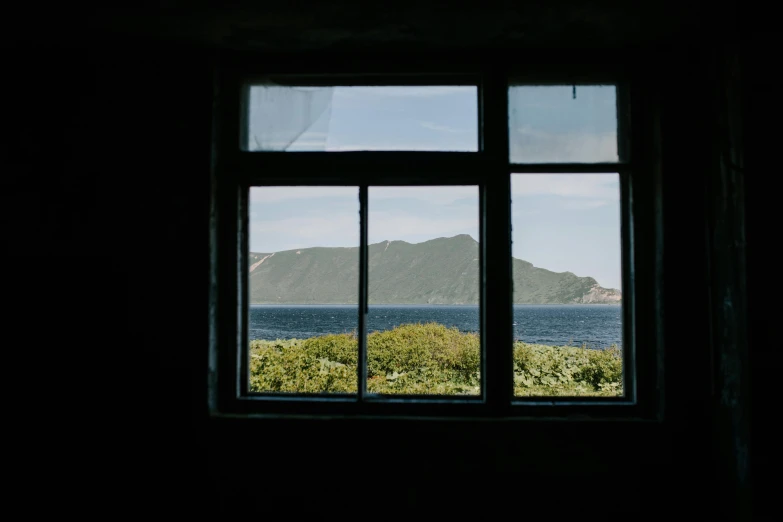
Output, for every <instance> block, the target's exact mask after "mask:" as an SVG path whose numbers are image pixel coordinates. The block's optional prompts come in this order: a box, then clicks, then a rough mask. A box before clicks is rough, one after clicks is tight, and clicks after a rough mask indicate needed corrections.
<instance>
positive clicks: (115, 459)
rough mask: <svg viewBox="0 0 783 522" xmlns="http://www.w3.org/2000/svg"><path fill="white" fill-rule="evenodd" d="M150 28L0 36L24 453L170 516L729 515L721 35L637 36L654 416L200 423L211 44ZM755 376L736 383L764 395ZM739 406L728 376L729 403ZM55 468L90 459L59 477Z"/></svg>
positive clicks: (762, 338) (762, 337) (732, 496)
mask: <svg viewBox="0 0 783 522" xmlns="http://www.w3.org/2000/svg"><path fill="white" fill-rule="evenodd" d="M152 43H154V45H152ZM152 43H151V42H150V41H145V42H143V43H138V42H137V43H136V44H134V45H130V44H128V43H127V42H124V40H123V39H122V38H113V39H110V40H106V41H104V42H102V43H101V42H95V41H93V42H90V44H89V45H86V44H79V45H71V46H59V45H56V43H55V42H46V43H45V45H32V44H30V43H29V42H27V41H23V42H20V43H17V44H15V45H14V46H13V47H8V48H7V50H8V53H7V57H8V60H7V62H6V65H5V67H6V71H7V72H8V76H7V78H8V80H7V81H6V82H5V85H4V90H3V100H4V101H5V102H6V110H7V115H6V117H5V118H4V121H3V127H4V147H5V152H4V159H3V162H4V168H3V171H4V172H5V174H3V182H2V183H3V185H2V192H3V195H4V200H5V201H4V204H3V205H2V211H3V215H2V219H3V223H4V225H5V226H4V241H3V244H4V246H5V249H4V253H3V259H4V264H5V266H6V274H8V280H7V283H6V302H7V303H8V304H9V307H10V309H11V319H10V320H9V324H13V325H15V326H16V327H17V328H16V329H15V331H16V332H18V335H17V336H16V337H14V338H13V340H12V341H11V339H10V338H9V342H8V343H7V344H6V350H7V352H8V355H10V357H9V367H11V368H15V369H24V371H22V370H20V371H18V372H15V373H16V375H14V376H13V377H12V378H11V379H10V382H11V386H12V389H13V390H14V394H13V397H14V399H13V400H12V401H11V406H12V408H11V411H12V412H13V415H14V418H15V419H16V421H15V422H16V423H17V424H18V426H20V427H22V428H24V429H23V430H20V432H21V433H22V435H21V436H20V437H19V439H20V442H21V441H24V442H30V441H33V442H40V446H39V447H41V446H43V445H44V444H45V441H47V440H49V444H53V442H52V440H51V439H48V438H47V437H46V435H47V434H49V435H50V436H52V435H53V437H52V438H53V440H54V446H53V447H52V446H49V447H50V448H52V449H51V450H50V451H47V452H45V454H46V458H45V459H44V458H42V457H41V456H40V454H39V452H32V453H31V454H32V455H38V456H37V457H36V458H35V459H34V461H35V462H36V463H37V465H36V469H38V470H39V471H40V472H43V473H50V474H51V475H52V476H57V477H61V478H63V479H65V480H68V479H69V477H70V480H68V482H67V483H68V484H69V486H79V487H81V488H82V489H84V488H87V489H92V490H94V491H98V492H100V493H101V495H104V494H106V495H113V494H115V493H116V490H114V488H113V487H112V485H111V484H112V482H111V481H109V480H108V479H106V478H103V479H102V477H108V476H109V474H111V475H113V474H114V473H116V472H118V471H119V472H120V475H121V476H123V477H125V484H126V486H124V487H125V488H126V489H129V490H130V492H131V493H132V494H133V495H135V496H136V499H135V501H134V502H129V503H128V504H123V505H126V506H127V507H128V509H130V508H131V507H135V508H139V507H141V506H144V505H145V504H149V503H151V502H152V501H153V500H154V501H155V502H157V503H158V504H157V505H158V506H168V507H170V508H171V509H172V510H173V512H175V513H176V512H179V511H181V510H189V511H193V512H196V513H201V512H209V511H214V512H215V513H223V514H228V513H239V512H247V511H252V512H254V513H257V514H259V515H260V514H263V513H265V512H268V511H269V510H274V511H276V512H279V511H281V510H282V512H283V513H287V514H288V515H290V518H297V517H298V516H300V515H303V514H305V513H315V514H317V513H321V514H322V513H324V512H329V513H334V514H336V515H337V516H349V514H350V513H351V512H352V511H353V510H354V509H355V508H356V507H357V505H356V504H355V503H354V501H352V500H351V499H352V498H353V496H354V495H356V494H359V495H360V498H361V499H362V504H363V505H366V506H367V507H366V508H362V509H363V511H362V513H364V514H366V516H367V517H375V516H381V517H384V516H389V515H391V516H405V515H406V514H408V513H410V510H411V509H422V508H431V509H432V510H433V513H441V514H462V513H466V512H467V511H469V510H474V509H488V510H491V511H494V510H500V509H504V508H507V509H510V510H511V512H512V513H514V514H515V515H519V516H522V515H524V514H529V513H543V514H551V516H553V517H555V518H561V517H562V516H565V515H577V514H578V515H579V516H580V518H585V517H587V518H594V516H595V517H598V516H605V515H607V514H622V515H624V516H643V517H650V516H653V515H660V516H664V515H670V514H671V511H672V509H675V508H676V509H677V510H678V511H679V512H684V513H685V514H686V516H688V515H690V516H694V517H695V516H698V517H704V518H708V517H710V516H712V517H715V518H725V519H734V518H735V517H733V516H719V515H730V514H734V513H735V510H740V511H741V512H743V513H747V509H748V508H747V505H746V504H743V503H742V502H743V500H742V499H743V498H744V497H743V495H744V492H745V490H746V489H747V487H748V484H749V479H747V478H738V477H739V474H738V473H739V472H738V471H737V466H736V460H737V459H736V455H735V454H734V453H732V446H731V445H730V444H729V445H728V446H727V443H726V442H725V441H724V434H729V438H730V439H731V440H736V437H735V436H734V431H733V430H734V427H735V424H733V423H732V422H733V421H731V420H722V419H723V418H722V417H720V416H719V415H717V413H716V412H718V411H719V406H718V405H717V403H718V400H717V399H716V397H718V396H719V395H720V392H721V389H720V388H718V389H717V391H716V389H715V387H714V386H715V384H714V376H715V370H714V365H713V361H714V360H715V358H716V357H720V354H721V352H720V350H721V348H720V342H719V340H716V339H715V338H714V335H712V332H715V331H716V329H717V330H718V331H720V325H719V324H718V325H716V324H714V322H713V323H711V320H713V321H714V313H712V310H713V307H712V304H711V296H712V294H713V293H714V292H712V291H711V286H713V285H715V284H720V281H721V279H720V277H721V276H720V274H718V275H717V276H716V275H715V273H714V272H711V271H710V270H709V268H710V266H711V265H710V261H709V259H710V241H709V237H710V230H709V229H708V223H709V218H708V216H709V212H710V208H711V205H712V202H713V200H714V199H715V198H718V199H719V198H720V194H721V190H722V189H721V188H720V183H716V179H717V178H716V174H715V172H716V168H715V164H714V152H715V151H714V145H715V140H716V139H717V138H716V133H717V131H716V128H715V125H714V115H715V111H716V102H715V96H714V94H715V89H717V87H716V72H715V71H716V69H717V68H718V66H717V64H718V63H719V62H720V59H721V56H723V53H724V51H723V50H722V47H721V46H719V45H716V44H715V43H714V42H702V43H699V42H693V41H692V42H690V43H689V44H688V45H687V46H685V47H674V46H666V45H661V46H657V47H656V49H657V50H656V51H655V52H653V53H652V55H653V56H655V57H656V58H655V60H654V64H655V67H658V68H659V70H660V71H661V81H660V83H659V85H658V87H659V89H660V93H661V97H662V99H663V101H664V103H665V106H666V107H667V108H666V110H665V111H664V113H663V114H662V117H661V125H662V129H663V135H664V139H663V142H662V161H663V169H664V170H663V172H664V175H663V181H662V186H661V190H662V193H663V212H664V288H665V292H664V310H665V360H666V381H665V384H666V390H665V391H666V404H665V412H666V413H665V418H664V421H663V422H619V421H615V422H598V421H585V422H559V421H541V422H513V423H512V422H469V421H437V422H435V421H433V422H415V421H390V420H359V419H354V420H348V419H346V420H328V421H327V420H324V421H303V420H292V421H286V422H282V421H270V420H266V421H264V420H253V421H248V420H236V419H235V420H226V419H224V420H221V421H211V422H210V421H209V420H208V419H207V418H206V400H205V398H206V389H205V386H206V378H205V374H204V367H205V362H206V350H207V322H206V321H207V277H208V269H209V266H208V252H209V245H208V234H207V225H208V197H209V190H210V187H209V171H210V132H211V127H210V125H211V102H212V98H211V96H212V91H211V88H212V83H211V82H212V77H211V74H212V71H211V64H212V63H213V62H212V59H213V57H214V54H213V50H212V48H211V47H210V46H204V45H178V44H175V43H172V42H165V43H164V42H162V41H159V42H155V41H154V40H153V42H152ZM646 45H647V50H648V51H649V50H650V49H651V48H652V47H650V44H649V43H648V44H646ZM762 45H763V43H761V42H759V43H752V44H749V45H748V46H746V47H744V48H743V53H744V54H742V58H743V60H744V61H748V63H750V64H751V65H750V66H749V67H748V68H747V69H748V71H749V72H746V73H744V74H747V75H748V78H749V81H748V82H747V89H746V91H745V92H744V98H743V99H744V106H743V108H744V114H745V116H746V120H747V121H749V122H751V123H754V122H756V121H758V119H759V117H758V116H756V114H758V113H759V112H762V111H763V110H764V106H763V105H760V104H759V103H760V102H758V101H757V100H756V99H755V97H754V96H753V95H752V92H753V89H755V88H756V84H757V83H758V82H759V81H760V78H761V76H762V74H761V73H760V72H759V69H758V68H757V67H758V66H757V65H756V64H755V63H754V62H752V58H753V57H754V56H756V54H754V53H756V52H757V47H756V46H759V47H760V46H762ZM399 59H401V60H402V59H404V55H401V56H400V58H399ZM744 61H743V63H745V62H744ZM671 78H674V79H676V80H669V79H671ZM743 78H744V77H743ZM748 127H749V130H748V132H747V133H746V134H747V135H748V136H751V137H752V138H753V141H752V142H751V141H750V140H751V138H747V141H748V146H747V151H748V159H747V168H748V171H749V172H753V171H756V172H758V170H760V169H761V166H762V165H766V164H767V163H765V157H766V158H768V156H765V148H766V145H765V144H767V143H768V141H769V139H768V138H767V141H764V134H763V133H761V132H760V131H758V130H757V129H756V128H754V127H753V126H752V125H748ZM767 154H768V153H767ZM743 179H747V180H748V183H747V197H748V198H749V201H750V203H748V204H746V205H745V208H747V216H748V224H749V228H748V232H747V240H748V263H749V266H750V269H749V272H750V274H751V275H750V277H749V293H748V298H749V303H750V304H749V309H750V310H751V315H750V316H749V324H750V338H751V346H752V347H753V348H754V349H755V350H756V352H753V354H752V355H753V357H752V358H751V362H752V371H753V372H754V373H753V376H754V377H755V376H757V375H760V376H767V375H769V374H770V370H765V369H764V364H763V360H762V359H763V356H764V355H763V354H764V353H765V350H766V349H767V347H768V346H769V341H771V339H772V337H771V327H770V326H769V325H770V324H771V319H770V317H771V316H770V313H769V312H768V311H766V309H764V308H763V305H762V298H761V297H760V296H761V294H763V293H764V286H765V280H764V279H763V276H762V275H761V274H763V273H764V270H770V271H771V270H772V267H771V262H770V261H768V258H767V256H766V254H767V253H769V252H770V250H769V248H770V247H767V246H766V245H767V243H766V239H767V237H768V236H767V233H766V225H767V224H768V223H770V221H771V220H772V219H773V217H774V216H773V212H772V211H771V210H769V209H771V208H772V207H771V205H768V204H770V203H772V201H771V199H772V196H770V192H769V191H766V190H765V189H764V185H763V184H762V181H759V178H758V177H754V178H752V179H751V177H750V176H749V175H748V176H745V177H744V178H743ZM716 277H717V278H718V279H717V281H718V283H716V279H715V278H716ZM738 313H739V314H742V313H743V312H742V311H741V310H740V311H738ZM740 317H742V315H740ZM765 329H767V330H765ZM40 367H43V370H42V371H40V372H39V370H38V368H40ZM753 382H754V385H753V390H752V391H753V394H754V396H760V395H762V394H763V391H764V389H763V385H762V384H760V383H757V381H753ZM721 386H722V385H721ZM120 404H121V406H120ZM749 404H750V403H749V402H748V399H747V398H746V397H745V396H742V397H741V400H740V402H739V403H737V404H735V405H734V406H733V407H734V408H738V409H739V411H743V412H744V411H747V410H748V409H749ZM754 404H755V403H754ZM53 412H56V413H53ZM753 414H754V418H758V417H761V414H760V413H759V412H757V411H755V410H753ZM743 422H744V421H743ZM740 424H741V423H740ZM754 425H755V424H754ZM732 437H733V438H732ZM746 438H747V437H746ZM743 440H744V439H743ZM75 467H78V468H81V469H87V470H90V471H91V473H88V474H87V478H81V479H78V480H77V479H73V478H72V477H71V475H70V472H69V470H71V469H73V468H75ZM743 476H744V475H743ZM130 477H132V478H130ZM33 483H35V482H34V481H33ZM69 490H70V488H69ZM79 498H81V497H77V498H76V499H72V501H74V502H80V500H79ZM85 502H86V501H85ZM743 510H744V511H743Z"/></svg>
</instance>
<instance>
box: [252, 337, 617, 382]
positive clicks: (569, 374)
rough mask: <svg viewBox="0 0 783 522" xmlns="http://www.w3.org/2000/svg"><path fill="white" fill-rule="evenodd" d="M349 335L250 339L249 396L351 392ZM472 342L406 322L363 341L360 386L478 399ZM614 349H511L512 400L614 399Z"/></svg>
mask: <svg viewBox="0 0 783 522" xmlns="http://www.w3.org/2000/svg"><path fill="white" fill-rule="evenodd" d="M357 347H358V342H357V339H356V336H355V334H331V335H323V336H320V337H312V338H310V339H304V340H298V339H289V340H278V341H252V342H251V343H250V389H251V391H254V392H298V393H356V363H357V351H358V350H357ZM480 367H481V359H480V353H479V337H478V335H477V334H474V333H461V332H459V330H457V329H456V328H447V327H446V326H444V325H442V324H438V323H427V324H406V325H401V326H398V327H396V328H394V329H393V330H387V331H383V332H372V333H370V334H368V336H367V387H368V391H369V392H371V393H379V394H410V395H421V394H427V395H429V394H437V395H478V394H479V393H480V388H479V385H480ZM622 390H623V386H622V354H621V352H620V350H619V349H618V348H617V347H614V346H613V347H611V348H609V349H606V350H594V349H590V348H587V347H574V346H544V345H537V344H527V343H523V342H517V343H515V344H514V391H515V394H516V395H517V396H542V395H543V396H550V395H559V396H564V395H567V396H588V395H597V396H618V395H621V394H622Z"/></svg>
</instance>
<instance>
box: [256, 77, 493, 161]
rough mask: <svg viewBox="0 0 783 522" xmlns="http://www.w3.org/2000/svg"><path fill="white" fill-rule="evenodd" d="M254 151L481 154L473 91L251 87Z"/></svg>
mask: <svg viewBox="0 0 783 522" xmlns="http://www.w3.org/2000/svg"><path fill="white" fill-rule="evenodd" d="M246 110H247V116H248V120H247V128H246V129H245V132H246V138H245V140H244V143H243V146H244V148H245V150H249V151H289V152H301V151H329V152H332V151H334V152H339V151H362V150H386V151H390V150H407V151H414V150H422V151H465V152H475V151H477V150H478V102H477V88H476V87H475V86H393V87H392V86H388V87H374V86H373V87H342V86H338V87H302V86H284V85H253V86H251V87H250V89H249V94H248V100H247V109H246Z"/></svg>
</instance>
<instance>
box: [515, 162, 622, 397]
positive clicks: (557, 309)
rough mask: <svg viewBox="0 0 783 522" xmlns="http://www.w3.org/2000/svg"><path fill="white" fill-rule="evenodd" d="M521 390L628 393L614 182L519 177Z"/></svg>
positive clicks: (593, 177) (596, 177)
mask: <svg viewBox="0 0 783 522" xmlns="http://www.w3.org/2000/svg"><path fill="white" fill-rule="evenodd" d="M511 195H512V205H511V211H512V230H513V232H512V241H513V248H512V255H513V258H514V259H513V262H512V267H513V281H514V325H513V330H514V392H515V395H517V396H540V395H547V396H549V395H560V396H564V395H565V396H593V395H595V396H621V395H623V363H622V356H623V315H622V264H621V257H622V256H621V236H620V219H621V217H620V216H621V213H620V182H619V176H618V175H617V174H514V175H512V176H511Z"/></svg>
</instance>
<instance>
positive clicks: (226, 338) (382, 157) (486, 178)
mask: <svg viewBox="0 0 783 522" xmlns="http://www.w3.org/2000/svg"><path fill="white" fill-rule="evenodd" d="M550 58H551V57H550ZM346 63H348V64H350V69H349V68H348V66H347V65H346ZM379 63H380V62H379V61H378V60H367V61H361V60H352V61H350V62H346V61H345V60H334V59H332V60H319V59H314V60H313V61H304V60H301V59H299V60H297V61H290V60H288V59H286V58H285V57H277V58H272V59H269V57H268V58H267V59H259V56H258V55H253V54H238V53H232V54H231V55H228V56H225V55H224V56H221V58H220V60H218V62H217V63H216V64H215V67H214V97H213V132H214V134H213V147H212V169H211V193H210V245H211V248H210V266H211V269H210V302H209V327H210V336H209V363H208V365H209V371H208V376H209V377H208V381H209V382H208V389H209V392H208V393H209V395H208V402H209V410H210V413H211V415H213V416H234V415H239V416H264V417H267V416H272V417H290V416H305V417H318V418H323V417H344V416H360V417H384V418H391V417H394V418H406V417H410V418H417V419H422V418H437V419H448V418H452V419H454V418H462V419H464V418H476V419H478V418H481V419H495V420H497V419H506V418H519V419H542V418H548V419H618V418H622V419H626V420H627V419H634V420H659V419H660V418H661V417H662V413H663V412H662V408H661V405H662V402H663V388H662V386H661V383H662V378H663V361H662V354H663V350H662V349H661V346H660V343H661V340H662V313H661V302H662V301H661V283H660V281H661V278H660V275H661V267H662V257H661V255H662V252H661V245H662V237H661V234H662V216H661V212H660V203H661V201H660V194H661V193H660V188H661V187H660V155H659V153H658V147H659V131H658V114H659V109H660V107H659V103H658V102H657V97H656V93H655V91H654V90H653V89H651V88H649V87H648V84H647V83H646V82H645V76H644V74H645V73H644V72H643V71H642V69H641V68H640V67H636V68H634V67H624V66H621V65H622V64H618V63H611V62H610V63H600V62H594V64H593V66H592V67H590V68H589V69H586V68H585V67H584V65H579V66H577V65H574V64H573V63H570V64H569V62H567V61H566V62H564V61H562V59H554V60H551V59H550V60H548V61H546V62H544V61H540V62H536V61H535V60H532V59H531V60H529V61H528V62H527V63H526V65H527V67H526V68H525V70H526V74H524V75H522V74H519V71H520V69H521V67H515V68H511V67H506V68H498V67H496V66H485V65H483V64H482V61H481V60H478V59H477V60H466V59H462V60H460V61H445V60H443V59H442V58H440V59H426V58H423V57H419V58H418V60H417V61H412V60H407V61H404V60H397V61H389V62H387V63H386V65H387V66H384V71H383V72H380V71H379V70H378V68H379V66H380V65H379ZM389 64H392V65H391V66H389ZM394 64H396V65H394ZM454 71H457V72H456V73H455V72H454ZM531 71H533V72H534V73H533V74H531ZM302 72H306V73H307V74H306V76H305V75H302V76H300V77H301V78H302V79H303V82H306V83H308V84H310V85H314V84H315V83H314V82H315V81H316V79H322V80H323V85H350V84H357V85H450V84H460V85H465V84H466V83H465V81H466V79H472V80H473V83H474V84H475V85H477V87H478V104H479V107H478V110H479V113H478V123H479V132H478V134H479V146H478V151H477V152H419V151H410V152H409V151H388V152H387V151H368V152H365V151H345V152H284V151H252V152H251V151H245V150H242V149H243V147H242V140H241V138H242V131H241V129H242V124H243V118H244V116H243V112H244V111H243V110H242V92H243V89H244V87H243V85H244V84H245V82H248V81H253V80H257V79H258V78H268V77H270V76H272V77H273V76H281V77H285V78H292V77H296V76H297V75H301V74H302ZM523 83H524V84H530V85H547V84H550V85H579V84H615V85H617V93H618V113H617V115H618V128H617V136H618V153H619V155H620V158H619V161H618V162H617V163H584V164H583V163H567V164H565V163H563V164H559V163H558V164H553V163H531V164H515V163H511V161H510V158H509V141H508V134H509V129H508V90H509V87H510V86H511V85H514V84H523ZM292 172H293V173H302V174H293V175H292V174H291V173H292ZM313 172H318V173H319V174H318V175H313V174H312V173H313ZM367 172H372V174H369V175H368V174H367ZM400 172H404V173H405V174H402V175H401V174H399V173H400ZM597 172H606V173H617V174H618V175H619V177H620V185H621V209H622V220H621V230H622V267H623V275H622V277H623V304H622V307H623V312H622V313H623V335H624V339H623V346H624V351H623V352H624V357H623V363H624V365H625V366H624V376H625V377H624V381H625V396H624V397H621V398H616V399H615V398H604V397H595V398H593V397H578V398H574V397H563V398H560V397H524V398H517V397H515V396H514V395H513V358H512V357H513V349H512V346H513V335H512V329H511V323H512V322H513V303H512V291H511V281H512V272H511V263H512V256H511V239H512V236H511V198H510V197H511V192H510V185H511V176H512V175H513V174H517V173H520V174H524V173H544V174H545V173H575V174H578V173H597ZM263 185H267V186H278V185H289V186H291V185H302V186H308V185H312V186H318V185H322V186H328V185H350V186H357V187H359V190H360V193H363V194H364V196H363V197H364V198H365V199H364V200H363V202H362V204H361V210H360V213H361V214H362V215H363V218H362V219H361V225H360V227H361V228H360V231H361V233H360V235H361V246H362V248H360V252H361V254H360V274H362V275H360V289H361V290H360V295H359V302H360V307H361V306H362V305H363V304H364V303H366V302H367V301H366V291H367V285H366V277H367V266H366V255H365V248H364V247H365V246H366V244H367V230H366V225H367V220H366V211H367V206H366V202H367V201H366V193H367V189H366V187H368V186H392V185H400V186H401V185H404V186H413V185H476V186H478V191H479V213H480V232H479V236H480V237H479V245H480V255H479V259H480V261H479V270H480V276H479V280H480V284H481V289H480V296H481V298H480V319H479V321H480V330H481V352H482V380H481V389H482V394H481V396H480V397H478V398H473V397H470V398H464V397H454V398H451V397H448V398H443V397H425V396H416V397H396V396H383V397H382V398H377V397H373V396H365V395H364V393H363V389H362V387H361V386H360V388H359V391H358V392H357V394H356V395H351V396H346V395H344V396H333V397H325V396H291V395H282V394H281V395H274V396H273V395H265V396H259V395H248V393H247V389H246V383H247V379H246V378H244V379H243V378H242V375H243V374H246V373H247V372H246V365H247V361H246V359H247V356H246V339H247V324H246V323H247V321H246V320H245V316H246V302H247V284H246V282H247V278H248V274H247V273H246V272H247V270H246V267H247V257H246V256H247V252H248V245H247V233H246V232H247V228H248V219H247V215H248V212H247V209H248V202H247V196H248V193H249V187H251V186H263ZM360 200H361V197H360ZM361 315H363V314H360V316H361ZM364 326H365V325H364V324H363V322H362V319H360V323H359V331H360V333H361V335H362V337H363V339H362V340H361V341H360V346H362V347H363V350H362V351H360V355H365V354H366V328H364ZM488 346H506V347H507V349H506V350H502V349H492V350H489V349H488ZM243 360H244V362H243ZM359 366H360V369H359V372H360V373H361V374H364V377H365V378H366V365H364V364H362V360H361V359H360V365H359ZM631 369H633V371H629V370H631ZM629 376H630V378H628V377H629ZM362 382H364V380H363V379H362V380H360V383H362Z"/></svg>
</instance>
